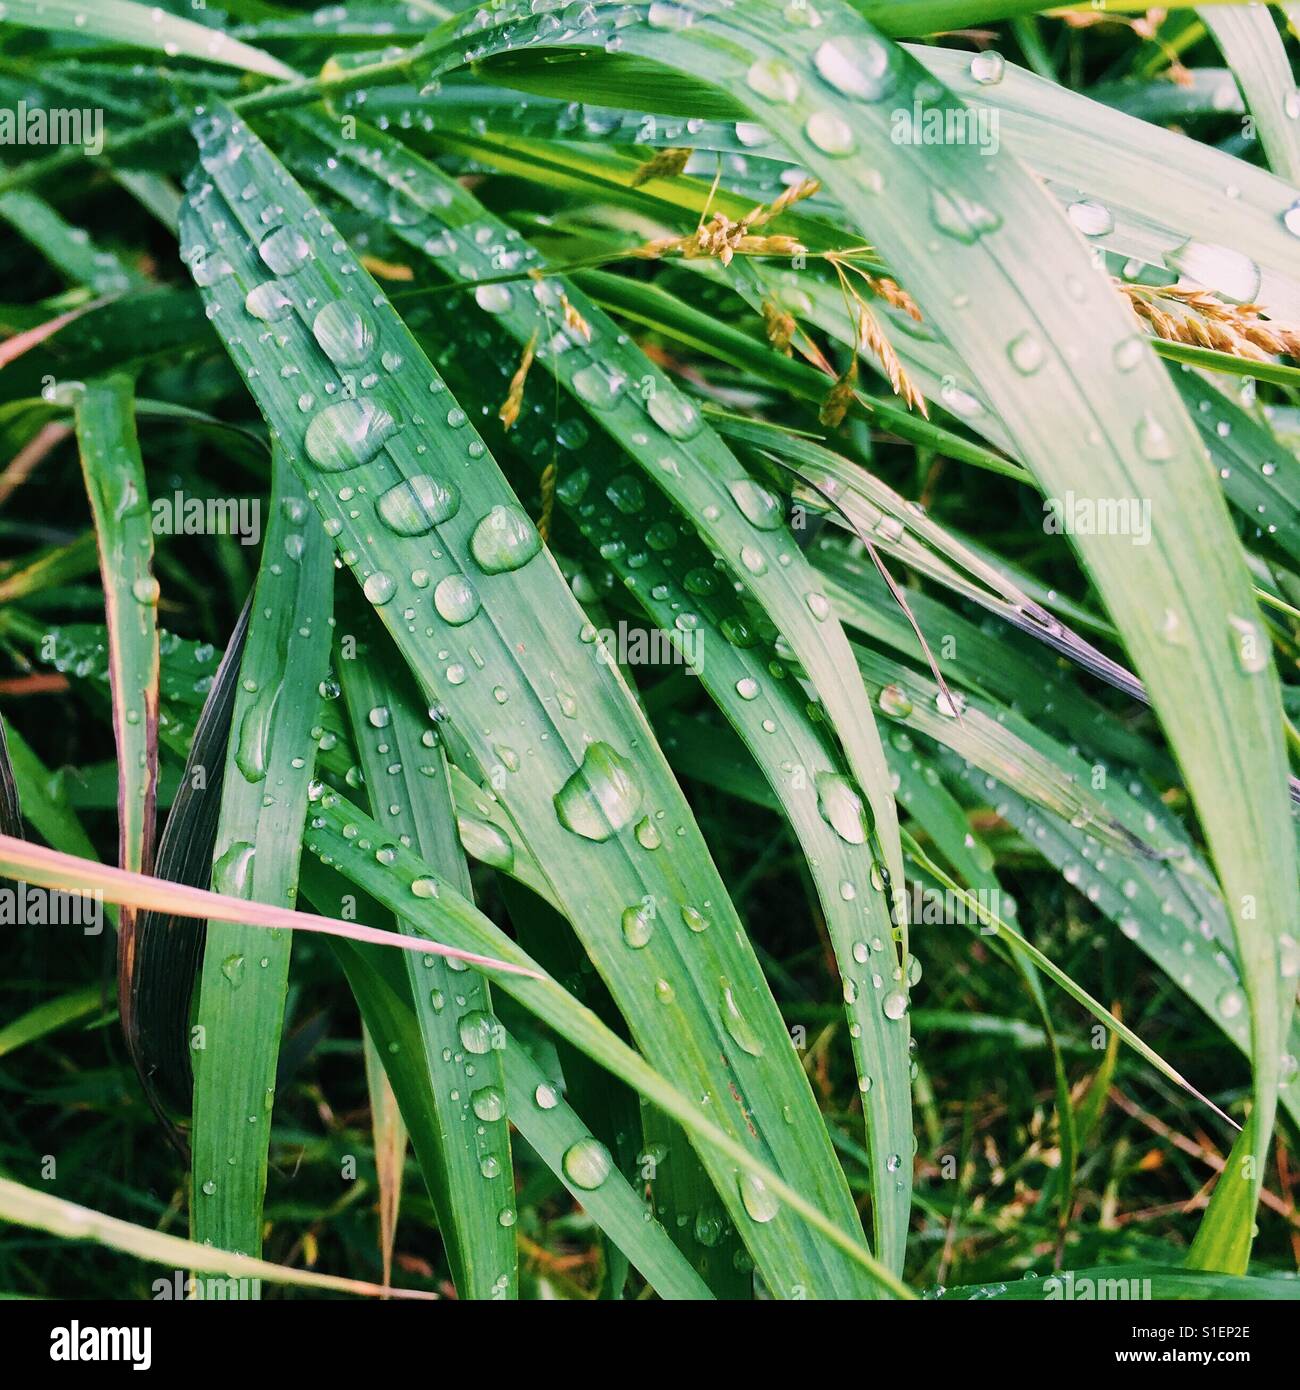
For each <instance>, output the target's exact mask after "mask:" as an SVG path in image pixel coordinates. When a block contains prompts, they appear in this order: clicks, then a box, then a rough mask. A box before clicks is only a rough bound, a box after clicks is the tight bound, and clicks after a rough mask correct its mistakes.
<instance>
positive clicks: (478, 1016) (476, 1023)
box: [459, 1009, 501, 1057]
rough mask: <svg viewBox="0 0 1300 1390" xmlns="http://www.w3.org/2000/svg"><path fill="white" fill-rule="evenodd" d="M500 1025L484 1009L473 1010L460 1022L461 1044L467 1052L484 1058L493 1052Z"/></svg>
mask: <svg viewBox="0 0 1300 1390" xmlns="http://www.w3.org/2000/svg"><path fill="white" fill-rule="evenodd" d="M500 1026H501V1025H500V1024H499V1023H498V1022H497V1021H496V1019H495V1018H493V1017H492V1015H491V1014H489V1013H484V1012H483V1010H482V1009H471V1010H470V1012H469V1013H467V1014H465V1015H464V1016H463V1017H462V1018H461V1020H460V1028H459V1032H460V1042H461V1046H462V1047H463V1048H464V1049H465V1051H466V1052H472V1053H474V1054H475V1056H479V1057H481V1056H483V1055H484V1054H485V1053H488V1052H491V1051H492V1048H493V1046H494V1044H495V1043H496V1040H497V1037H498V1035H499V1029H500Z"/></svg>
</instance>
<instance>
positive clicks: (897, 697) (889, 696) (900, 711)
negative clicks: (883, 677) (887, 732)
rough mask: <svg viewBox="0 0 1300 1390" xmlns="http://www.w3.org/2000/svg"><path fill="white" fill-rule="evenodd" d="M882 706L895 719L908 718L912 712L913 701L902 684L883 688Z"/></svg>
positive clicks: (881, 695)
mask: <svg viewBox="0 0 1300 1390" xmlns="http://www.w3.org/2000/svg"><path fill="white" fill-rule="evenodd" d="M879 703H880V708H881V709H882V710H883V711H884V712H885V713H886V714H887V715H889V716H890V717H891V718H893V719H906V718H907V717H908V716H909V715H910V714H911V713H912V701H911V699H910V697H909V696H908V694H907V691H905V690H904V689H903V687H902V686H901V685H887V686H884V687H883V688H882V689H881V692H880V698H879Z"/></svg>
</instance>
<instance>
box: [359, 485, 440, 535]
mask: <svg viewBox="0 0 1300 1390" xmlns="http://www.w3.org/2000/svg"><path fill="white" fill-rule="evenodd" d="M375 507H376V510H377V511H378V512H379V515H380V517H381V518H382V520H383V522H384V525H385V526H387V527H388V529H389V530H390V531H395V532H396V533H397V534H398V535H399V536H423V535H425V534H426V533H427V532H429V531H432V530H433V528H434V527H435V526H441V525H442V523H443V522H444V521H450V520H451V518H452V517H453V516H455V515H456V513H457V511H458V510H459V509H460V490H459V489H458V488H457V487H456V485H455V484H454V483H450V482H447V483H442V482H439V481H438V479H437V478H431V477H429V476H428V474H424V473H421V474H418V475H417V476H416V477H414V478H408V479H407V480H406V481H405V482H402V483H398V484H397V486H396V487H390V488H389V489H388V491H387V492H385V493H383V494H382V495H381V496H380V498H379V501H378V502H377V503H376V504H375Z"/></svg>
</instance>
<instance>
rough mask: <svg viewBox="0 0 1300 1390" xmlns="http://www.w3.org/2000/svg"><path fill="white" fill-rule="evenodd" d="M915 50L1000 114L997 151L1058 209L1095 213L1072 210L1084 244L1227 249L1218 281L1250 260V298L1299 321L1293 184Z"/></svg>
mask: <svg viewBox="0 0 1300 1390" xmlns="http://www.w3.org/2000/svg"><path fill="white" fill-rule="evenodd" d="M913 52H914V53H915V56H916V57H917V59H918V60H919V61H921V62H923V63H924V64H925V66H926V67H927V69H928V70H929V71H930V72H931V73H932V74H933V75H934V76H935V77H936V78H938V79H939V80H940V81H941V82H943V83H944V84H945V85H947V86H948V87H950V88H951V89H952V90H953V91H954V92H956V93H957V95H959V96H960V97H961V98H962V100H963V101H964V102H966V103H968V104H969V105H971V106H973V107H975V108H978V107H980V106H983V105H987V106H989V107H990V108H992V109H996V110H997V112H998V114H999V117H1000V131H1001V138H1002V140H1003V141H1004V143H1005V144H1006V145H1008V146H1010V148H1011V149H1012V150H1014V152H1015V154H1016V156H1017V157H1018V158H1019V159H1023V160H1024V161H1025V162H1026V163H1027V164H1028V165H1029V167H1030V168H1031V169H1033V170H1034V172H1035V173H1037V174H1038V175H1039V176H1040V177H1042V178H1045V179H1046V180H1047V181H1048V186H1049V188H1051V189H1052V190H1053V191H1054V193H1055V194H1056V195H1057V196H1058V197H1059V198H1060V199H1061V200H1062V201H1063V202H1064V203H1065V204H1066V206H1067V208H1069V207H1071V206H1074V205H1075V204H1078V203H1083V204H1085V205H1090V204H1094V203H1099V204H1100V205H1101V208H1102V210H1103V211H1102V212H1101V213H1096V212H1094V210H1093V208H1092V207H1091V206H1085V207H1082V208H1078V209H1077V210H1076V213H1075V217H1076V218H1077V219H1078V220H1079V221H1080V222H1082V223H1083V224H1084V226H1086V227H1087V228H1088V230H1089V241H1090V243H1091V244H1092V245H1094V246H1099V247H1102V248H1104V249H1105V250H1106V251H1108V252H1113V253H1114V254H1115V255H1116V256H1117V257H1121V258H1123V259H1125V260H1127V259H1128V258H1130V257H1137V258H1138V259H1139V260H1143V261H1146V262H1147V263H1148V264H1150V265H1154V266H1160V267H1164V266H1165V264H1166V262H1165V257H1166V256H1169V255H1176V254H1177V253H1178V251H1179V249H1180V248H1181V247H1183V246H1184V245H1185V243H1187V242H1188V241H1193V242H1196V243H1200V244H1203V245H1205V246H1207V247H1211V248H1214V247H1226V248H1231V255H1229V256H1227V257H1225V258H1223V264H1224V271H1223V274H1224V276H1225V278H1226V274H1227V272H1226V266H1227V264H1228V263H1229V262H1230V263H1231V264H1232V265H1233V266H1234V267H1237V268H1239V269H1240V271H1241V273H1242V274H1241V278H1243V279H1245V278H1246V277H1249V278H1250V279H1252V280H1253V279H1254V275H1253V274H1251V272H1250V270H1249V268H1248V264H1247V263H1253V265H1254V266H1255V267H1256V270H1257V273H1258V277H1259V282H1258V286H1257V289H1256V294H1255V297H1256V298H1257V299H1258V300H1259V302H1260V303H1261V304H1264V305H1267V306H1268V308H1269V310H1270V312H1271V313H1273V314H1274V315H1276V316H1277V317H1278V318H1284V319H1287V320H1289V321H1294V320H1295V319H1296V318H1297V317H1300V269H1298V268H1297V261H1296V247H1297V241H1296V237H1297V235H1300V230H1298V229H1300V211H1297V209H1296V204H1297V202H1298V201H1300V190H1297V188H1296V186H1295V184H1293V183H1289V182H1287V181H1286V180H1285V179H1281V178H1278V177H1276V176H1275V175H1273V174H1270V173H1268V172H1266V171H1265V170H1262V169H1258V168H1255V167H1254V166H1253V165H1250V164H1247V163H1245V161H1244V160H1240V159H1235V158H1234V157H1233V156H1232V155H1229V154H1225V153H1223V152H1222V151H1220V150H1216V149H1214V148H1213V147H1212V146H1209V145H1204V144H1201V143H1200V142H1198V141H1195V140H1189V139H1188V138H1187V137H1186V136H1183V135H1178V134H1175V133H1174V132H1173V131H1168V130H1162V129H1160V128H1159V127H1157V126H1153V125H1150V124H1148V123H1147V122H1145V121H1139V120H1136V119H1134V118H1133V117H1132V116H1126V115H1125V114H1124V113H1123V112H1121V111H1116V110H1113V109H1112V108H1109V107H1106V106H1103V105H1101V103H1099V102H1095V101H1091V100H1089V99H1088V98H1087V97H1085V96H1080V95H1078V94H1077V93H1075V92H1069V91H1066V90H1065V89H1064V88H1062V87H1058V86H1057V85H1056V84H1055V83H1051V82H1045V81H1043V79H1042V78H1038V77H1034V76H1033V75H1032V74H1030V73H1027V72H1024V71H1023V70H1022V69H1020V68H1017V67H1014V66H1013V65H1012V64H1010V63H1008V64H1007V65H1006V68H1005V71H1004V73H1003V75H1002V77H1001V79H1000V80H999V81H998V82H997V83H995V84H993V85H991V86H990V85H985V84H982V83H980V82H978V81H976V79H975V78H974V77H973V76H972V75H971V73H970V56H969V55H968V54H965V53H959V52H956V51H955V50H952V49H944V48H925V49H915V50H913ZM980 162H981V163H989V162H996V161H989V160H981V161H980ZM1157 188H1158V189H1159V190H1160V192H1159V197H1158V199H1153V197H1152V189H1157ZM1242 258H1244V260H1243V259H1242ZM1212 265H1213V260H1212V259H1211V262H1210V266H1211V267H1212ZM1211 273H1212V271H1211ZM1214 278H1217V277H1214ZM1228 288H1231V286H1228Z"/></svg>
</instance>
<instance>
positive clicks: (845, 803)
mask: <svg viewBox="0 0 1300 1390" xmlns="http://www.w3.org/2000/svg"><path fill="white" fill-rule="evenodd" d="M814 780H815V782H816V785H817V809H818V810H819V811H820V812H821V814H822V819H823V820H825V821H826V822H827V824H828V825H830V826H831V827H832V829H833V830H834V831H835V833H836V834H837V835H838V836H839V837H840V839H841V840H843V841H845V842H846V843H847V844H850V845H861V844H865V843H866V839H867V832H868V830H869V829H870V826H869V824H868V822H869V815H868V812H867V808H866V806H865V804H864V803H863V800H862V798H861V797H860V796H859V795H858V793H857V790H856V789H855V787H854V786H853V783H852V782H850V781H849V779H848V778H847V777H844V776H842V775H841V774H840V773H838V772H819V773H818V774H817V776H816V778H815V779H814Z"/></svg>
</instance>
